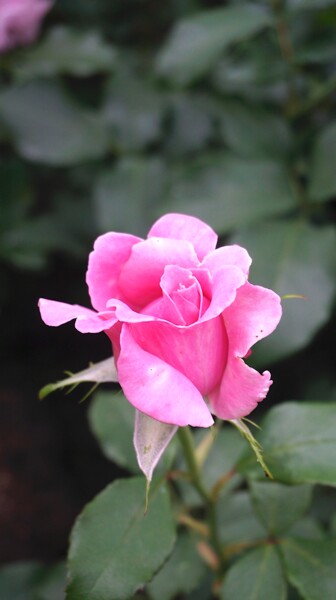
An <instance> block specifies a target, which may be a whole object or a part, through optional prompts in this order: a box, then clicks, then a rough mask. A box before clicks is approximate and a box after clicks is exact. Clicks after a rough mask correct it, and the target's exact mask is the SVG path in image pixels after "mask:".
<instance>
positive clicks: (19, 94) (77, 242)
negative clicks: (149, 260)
mask: <svg viewBox="0 0 336 600" xmlns="http://www.w3.org/2000/svg"><path fill="white" fill-rule="evenodd" d="M335 28H336V5H335V2H332V1H331V0H287V1H286V2H282V1H281V0H273V1H272V0H264V1H262V0H260V1H256V2H253V3H251V2H247V1H243V0H242V1H239V0H232V1H231V2H221V1H219V0H217V1H216V0H212V1H210V0H208V1H206V0H203V1H202V0H167V1H166V2H165V3H159V2H155V1H153V0H127V1H125V0H114V2H113V3H112V2H110V1H109V0H97V1H96V2H94V3H93V2H83V0H73V1H72V2H71V3H69V2H67V1H66V0H58V1H57V2H56V3H55V5H54V7H53V9H52V11H51V13H50V14H49V15H48V17H47V18H46V20H45V23H44V26H43V31H42V33H41V36H40V38H39V40H38V41H37V42H36V43H35V44H34V45H32V46H31V47H29V48H23V49H16V50H15V51H12V52H10V53H8V54H4V55H2V56H1V58H0V66H1V74H0V84H1V91H0V150H1V159H0V185H1V198H0V208H1V220H0V261H1V262H0V302H1V321H2V336H1V350H0V351H1V364H2V377H1V388H0V392H1V397H0V410H1V420H0V432H1V437H0V448H1V459H0V527H1V530H2V535H1V540H2V541H1V542H0V560H1V561H2V562H4V563H7V562H9V561H12V560H21V559H32V558H34V559H42V560H46V559H47V560H55V559H58V558H61V557H62V556H63V555H64V552H65V549H66V545H67V537H68V533H69V529H70V527H71V524H72V522H73V520H74V517H75V516H76V515H77V514H78V512H79V511H80V509H81V507H82V506H83V505H84V503H85V502H86V501H87V500H89V499H90V498H92V497H93V495H94V494H95V493H96V492H97V491H99V490H100V489H101V488H102V487H103V486H104V484H106V483H107V482H108V481H110V480H111V479H112V478H113V477H115V476H116V475H118V474H120V473H121V474H122V473H123V471H120V468H119V467H117V466H116V465H113V464H112V463H110V462H108V461H107V459H105V458H104V457H103V455H102V454H101V451H100V449H99V448H98V445H97V443H96V442H95V440H94V438H93V436H92V434H91V433H90V431H89V427H88V424H87V417H86V413H87V405H86V404H85V403H84V404H83V405H78V403H77V402H76V399H78V400H79V399H80V398H81V395H80V393H79V394H77V396H76V395H75V396H73V397H71V398H70V399H69V398H67V399H64V398H62V397H61V396H60V395H58V396H57V397H56V396H55V398H51V399H50V400H49V399H48V401H46V402H45V403H43V404H42V405H41V404H39V403H38V402H37V390H38V389H39V388H40V387H41V386H42V385H44V384H45V383H47V382H48V381H53V380H55V379H57V378H59V377H60V374H61V373H62V372H63V371H64V370H65V369H71V370H73V371H76V370H80V369H81V368H83V367H84V366H85V365H86V364H87V363H88V361H89V360H90V361H91V360H92V361H95V360H100V359H103V358H105V356H107V355H108V353H109V343H108V341H107V340H105V339H104V336H88V337H86V336H85V337H84V336H81V335H80V334H76V333H75V332H74V331H73V329H72V328H71V326H70V327H66V328H63V329H62V330H60V331H58V330H57V331H54V330H49V329H47V328H45V327H44V326H43V325H42V324H41V322H40V320H39V316H38V313H37V309H36V303H37V299H38V297H39V296H44V297H49V298H54V299H58V300H64V301H68V302H76V303H79V304H81V303H83V304H87V303H88V298H87V294H86V290H85V286H84V273H85V269H86V260H87V254H88V252H89V251H90V249H91V247H92V243H93V240H94V239H95V237H96V236H97V235H99V234H100V233H103V232H105V231H108V230H120V231H127V232H131V233H135V234H137V235H145V234H146V231H147V229H148V228H149V226H150V225H151V223H152V222H153V220H154V219H155V218H156V217H158V216H159V215H160V214H162V213H164V212H167V211H179V212H185V213H189V214H194V215H196V216H199V217H201V218H203V219H204V220H205V221H207V222H208V223H210V224H211V225H212V226H213V227H214V228H215V229H216V230H217V231H218V232H219V233H220V235H221V242H223V243H226V242H228V243H230V242H236V241H237V242H238V243H240V244H242V245H243V246H245V247H246V248H247V249H248V250H249V251H250V253H251V255H252V257H253V260H254V264H253V267H252V271H251V279H252V281H254V282H256V283H260V284H264V285H266V286H269V287H272V288H273V289H275V290H276V291H277V292H278V293H279V294H281V295H285V294H302V295H304V297H305V298H304V299H303V300H298V299H288V300H284V319H283V322H282V325H281V327H279V329H278V331H277V332H276V333H275V334H274V335H273V336H272V337H271V338H270V339H269V340H267V341H265V342H263V343H262V344H260V348H259V347H258V348H256V350H255V352H254V353H253V356H252V357H251V364H254V365H255V366H257V367H258V368H260V369H263V368H268V367H271V370H272V375H273V379H274V382H275V383H274V385H273V387H272V390H271V393H270V395H269V397H268V399H267V401H266V402H265V403H264V406H262V407H261V408H260V412H264V411H265V409H267V407H270V406H274V405H275V404H276V403H278V402H282V401H284V400H292V399H293V398H295V399H296V400H298V401H311V400H314V401H317V402H319V401H324V402H331V403H334V402H335V401H336V384H335V373H334V346H335V339H334V329H335V215H336V211H335V196H336V169H335V156H336V114H335V89H336V72H335V67H336V62H335ZM93 337H94V339H92V338H93ZM333 406H334V405H333ZM254 417H256V418H258V415H254ZM316 494H317V495H316V498H317V500H316V506H315V509H314V510H315V511H316V512H317V513H318V512H320V513H321V523H322V525H323V527H327V525H328V523H329V521H330V518H331V516H332V513H333V511H334V509H335V495H334V492H333V491H332V490H331V489H329V488H321V489H319V488H318V491H317V492H316ZM321 506H322V508H321ZM36 568H38V567H36ZM25 597H26V596H25Z"/></svg>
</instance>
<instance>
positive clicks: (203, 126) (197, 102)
mask: <svg viewBox="0 0 336 600" xmlns="http://www.w3.org/2000/svg"><path fill="white" fill-rule="evenodd" d="M218 110H219V107H217V105H216V103H214V99H213V97H212V96H210V95H207V96H205V95H198V94H196V93H195V92H193V93H182V92H180V93H178V92H176V93H175V94H173V95H172V96H171V98H170V104H169V122H170V127H169V129H167V132H165V136H164V140H163V141H164V149H165V152H166V153H167V154H169V156H173V157H176V156H177V157H181V156H183V155H185V154H195V152H199V151H200V150H202V149H203V148H205V147H206V146H207V144H208V143H209V141H210V140H211V139H212V136H213V133H214V117H215V116H216V115H217V114H218Z"/></svg>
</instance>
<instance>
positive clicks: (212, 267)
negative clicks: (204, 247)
mask: <svg viewBox="0 0 336 600" xmlns="http://www.w3.org/2000/svg"><path fill="white" fill-rule="evenodd" d="M251 263H252V259H251V257H250V255H249V253H248V252H247V250H245V248H242V247H241V246H238V245H237V244H233V245H232V246H223V247H221V248H217V250H214V251H213V252H211V253H210V254H208V255H207V256H206V257H205V259H204V260H203V262H202V264H201V266H202V267H204V268H206V269H209V271H210V272H211V273H213V272H214V271H216V270H217V269H219V268H221V267H223V266H224V265H235V266H236V267H239V268H240V269H241V270H242V271H243V273H244V275H245V276H246V277H247V276H248V272H249V269H250V266H251Z"/></svg>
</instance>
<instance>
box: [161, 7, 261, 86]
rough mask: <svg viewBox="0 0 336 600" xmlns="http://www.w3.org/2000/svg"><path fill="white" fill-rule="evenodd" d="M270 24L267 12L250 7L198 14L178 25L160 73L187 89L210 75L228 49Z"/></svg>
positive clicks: (162, 55)
mask: <svg viewBox="0 0 336 600" xmlns="http://www.w3.org/2000/svg"><path fill="white" fill-rule="evenodd" d="M269 23H270V17H269V14H268V13H267V12H266V11H264V10H261V9H260V7H256V6H252V5H249V4H241V5H239V6H229V7H225V8H220V9H216V10H207V11H202V12H199V13H197V14H194V15H192V16H191V17H189V18H185V19H183V20H181V21H179V22H177V24H176V25H175V27H174V29H173V31H172V32H171V34H170V37H169V38H168V40H167V42H166V44H165V45H164V47H163V48H162V50H161V52H160V53H159V55H158V57H157V63H156V67H157V71H158V73H159V74H161V75H164V76H165V77H167V78H169V79H171V80H172V81H173V82H174V83H176V84H178V85H187V84H188V83H191V82H192V81H194V80H195V79H198V78H199V77H201V76H202V75H204V74H205V73H207V71H209V69H210V68H211V67H212V65H213V63H214V62H215V61H216V60H217V59H218V58H219V56H220V55H221V54H222V52H223V51H224V50H225V49H226V48H227V47H228V46H230V45H231V44H233V43H236V42H239V41H240V40H243V39H246V38H247V37H249V36H251V35H254V34H255V33H257V32H258V31H260V30H261V29H263V28H264V27H266V26H267V25H269Z"/></svg>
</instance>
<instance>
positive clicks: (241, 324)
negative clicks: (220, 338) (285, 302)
mask: <svg viewBox="0 0 336 600" xmlns="http://www.w3.org/2000/svg"><path fill="white" fill-rule="evenodd" d="M281 314H282V309H281V300H280V297H279V296H278V295H277V294H276V293H275V292H273V291H272V290H269V289H267V288H264V287H261V286H259V285H252V284H251V283H246V284H245V285H244V286H243V287H241V288H239V290H238V291H237V296H236V299H235V301H234V302H233V303H232V304H231V306H229V307H228V308H227V309H226V310H225V312H224V315H223V316H224V320H225V327H226V331H227V334H228V338H229V345H230V352H233V354H234V355H235V356H241V357H243V356H245V355H246V354H247V352H248V350H249V349H250V348H251V346H252V345H253V344H255V343H256V342H258V341H259V340H261V339H262V338H264V337H266V336H267V335H269V334H270V333H272V331H274V329H275V328H276V326H277V325H278V323H279V321H280V318H281Z"/></svg>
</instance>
